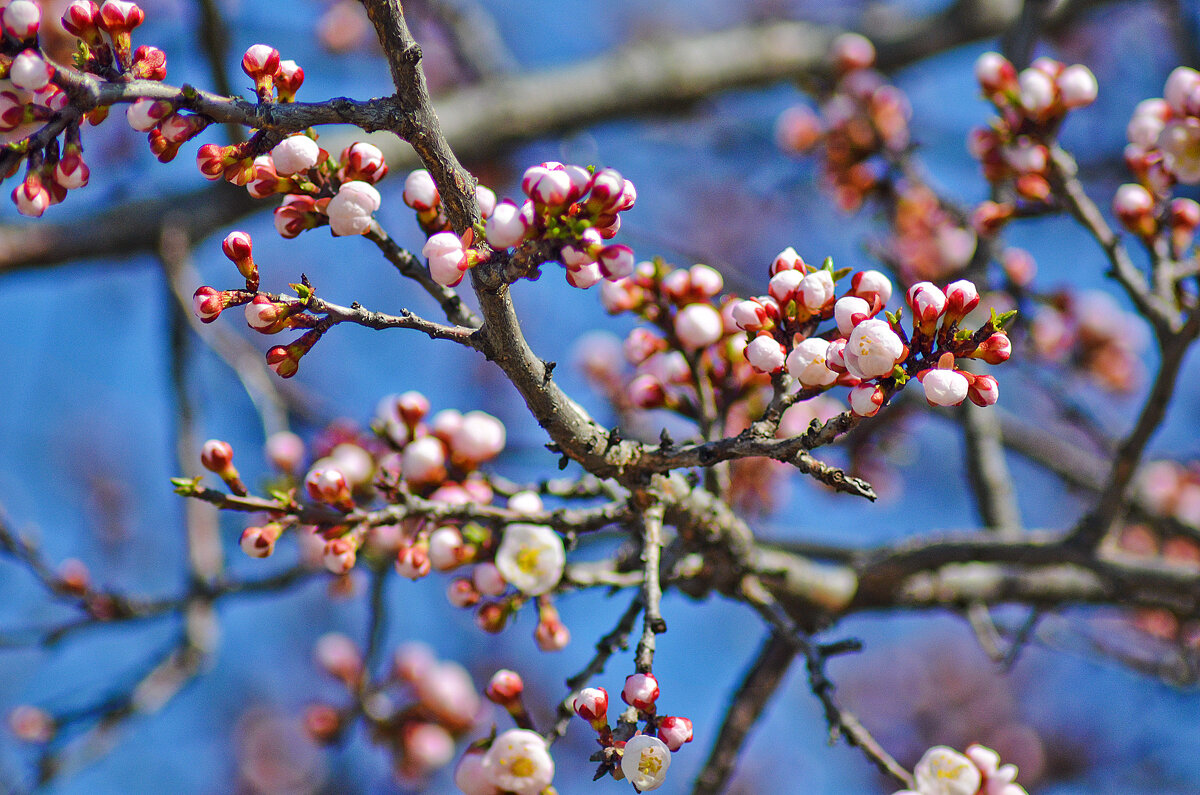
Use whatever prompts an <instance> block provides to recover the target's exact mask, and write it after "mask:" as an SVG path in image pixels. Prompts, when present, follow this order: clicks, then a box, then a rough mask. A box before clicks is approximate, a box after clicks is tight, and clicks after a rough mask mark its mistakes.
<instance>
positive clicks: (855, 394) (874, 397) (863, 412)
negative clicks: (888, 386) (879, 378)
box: [849, 384, 883, 417]
mask: <svg viewBox="0 0 1200 795" xmlns="http://www.w3.org/2000/svg"><path fill="white" fill-rule="evenodd" d="M849 397H850V410H851V411H853V412H854V413H855V414H857V415H858V416H860V417H874V416H875V415H876V414H878V413H879V407H880V406H882V405H883V389H881V388H880V387H877V386H875V385H874V384H859V385H858V386H856V387H854V388H853V389H851V390H850V396H849Z"/></svg>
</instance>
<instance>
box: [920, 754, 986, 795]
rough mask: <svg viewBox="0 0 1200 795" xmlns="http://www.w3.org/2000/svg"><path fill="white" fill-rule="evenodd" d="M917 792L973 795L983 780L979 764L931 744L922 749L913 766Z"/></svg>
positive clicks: (924, 793)
mask: <svg viewBox="0 0 1200 795" xmlns="http://www.w3.org/2000/svg"><path fill="white" fill-rule="evenodd" d="M913 777H914V778H915V779H916V783H917V791H918V792H920V793H921V795H975V793H976V792H978V791H979V786H980V784H982V783H983V776H982V774H981V773H980V772H979V768H978V767H976V766H975V763H974V762H972V761H971V760H970V759H968V758H967V757H965V756H963V755H962V754H960V753H959V752H958V751H955V750H954V749H953V748H947V747H946V746H944V745H935V746H934V747H933V748H930V749H929V750H928V751H926V752H925V755H924V756H922V757H921V761H920V762H917V766H916V768H915V769H914V770H913Z"/></svg>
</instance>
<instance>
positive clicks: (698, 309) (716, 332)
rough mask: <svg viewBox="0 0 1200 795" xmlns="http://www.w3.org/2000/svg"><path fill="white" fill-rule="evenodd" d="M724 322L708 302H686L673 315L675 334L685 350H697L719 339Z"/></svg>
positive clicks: (723, 328)
mask: <svg viewBox="0 0 1200 795" xmlns="http://www.w3.org/2000/svg"><path fill="white" fill-rule="evenodd" d="M724 330H725V324H724V323H722V322H721V315H720V313H719V312H717V310H716V309H713V307H712V305H710V304H688V305H687V306H685V307H684V308H683V309H680V310H679V313H678V314H676V315H675V336H676V337H678V338H679V342H680V343H681V344H682V345H683V347H684V348H686V349H687V350H693V351H694V350H699V349H700V348H706V347H708V346H709V345H712V344H713V343H714V342H716V341H717V340H719V339H721V335H722V333H723V332H724Z"/></svg>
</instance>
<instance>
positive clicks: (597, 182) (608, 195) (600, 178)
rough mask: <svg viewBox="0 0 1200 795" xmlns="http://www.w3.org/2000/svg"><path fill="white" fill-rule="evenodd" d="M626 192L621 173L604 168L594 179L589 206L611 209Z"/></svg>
mask: <svg viewBox="0 0 1200 795" xmlns="http://www.w3.org/2000/svg"><path fill="white" fill-rule="evenodd" d="M624 190H625V178H624V177H623V176H621V173H620V172H619V171H617V170H616V169H612V168H602V169H600V170H599V171H597V172H596V175H595V176H594V177H593V178H592V190H591V198H590V199H589V202H588V204H589V205H592V204H594V205H595V206H596V207H598V208H599V209H610V208H612V207H614V206H615V205H617V204H618V203H620V201H621V195H622V192H623V191H624ZM526 192H528V191H526Z"/></svg>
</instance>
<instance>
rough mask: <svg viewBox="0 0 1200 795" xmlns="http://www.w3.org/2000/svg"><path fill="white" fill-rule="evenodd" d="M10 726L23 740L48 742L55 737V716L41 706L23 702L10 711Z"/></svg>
mask: <svg viewBox="0 0 1200 795" xmlns="http://www.w3.org/2000/svg"><path fill="white" fill-rule="evenodd" d="M8 728H9V729H11V730H12V733H13V735H14V736H15V737H16V738H17V739H18V740H20V741H21V742H26V743H47V742H49V741H50V740H51V739H52V738H53V737H54V732H55V728H56V727H55V725H54V718H52V717H51V716H50V713H49V712H47V711H46V710H44V709H41V708H39V707H34V706H30V705H28V704H21V705H19V706H17V707H14V708H13V710H12V712H9V713H8Z"/></svg>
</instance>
